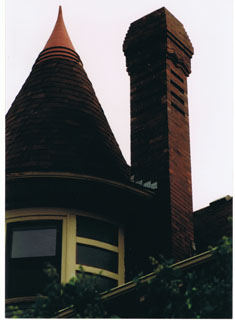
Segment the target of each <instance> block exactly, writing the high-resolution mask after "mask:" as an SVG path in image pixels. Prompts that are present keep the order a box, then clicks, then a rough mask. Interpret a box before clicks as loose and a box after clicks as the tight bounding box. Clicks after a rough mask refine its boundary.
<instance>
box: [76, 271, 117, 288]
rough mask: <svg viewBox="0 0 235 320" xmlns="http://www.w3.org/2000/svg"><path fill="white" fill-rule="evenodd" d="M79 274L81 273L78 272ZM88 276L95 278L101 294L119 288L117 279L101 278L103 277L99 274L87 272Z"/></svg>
mask: <svg viewBox="0 0 235 320" xmlns="http://www.w3.org/2000/svg"><path fill="white" fill-rule="evenodd" d="M77 273H80V271H77ZM86 274H87V275H91V277H95V279H96V284H97V289H98V290H99V291H100V292H103V291H107V290H110V289H112V288H114V287H117V285H118V281H117V280H115V279H111V278H108V277H104V276H101V275H98V274H93V273H90V272H86Z"/></svg>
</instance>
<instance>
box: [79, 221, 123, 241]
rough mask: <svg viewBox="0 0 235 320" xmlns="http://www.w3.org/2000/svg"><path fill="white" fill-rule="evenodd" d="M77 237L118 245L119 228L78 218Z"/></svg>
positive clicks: (106, 223)
mask: <svg viewBox="0 0 235 320" xmlns="http://www.w3.org/2000/svg"><path fill="white" fill-rule="evenodd" d="M77 236H79V237H84V238H89V239H94V240H98V241H102V242H106V243H109V244H112V245H115V246H117V245H118V227H117V226H115V225H113V224H111V223H108V222H104V221H100V220H96V219H92V218H87V217H80V216H79V217H77Z"/></svg>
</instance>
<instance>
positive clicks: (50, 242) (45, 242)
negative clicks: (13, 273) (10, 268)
mask: <svg viewBox="0 0 235 320" xmlns="http://www.w3.org/2000/svg"><path fill="white" fill-rule="evenodd" d="M55 255H56V227H51V228H50V229H42V228H40V229H39V228H35V229H33V230H28V229H26V230H24V229H18V230H17V228H16V229H15V230H12V246H11V258H27V257H47V256H55Z"/></svg>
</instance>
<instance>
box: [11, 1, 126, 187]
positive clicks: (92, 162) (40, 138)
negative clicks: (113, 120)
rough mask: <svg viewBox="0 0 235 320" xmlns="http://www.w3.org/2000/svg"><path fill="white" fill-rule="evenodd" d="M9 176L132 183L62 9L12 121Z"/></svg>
mask: <svg viewBox="0 0 235 320" xmlns="http://www.w3.org/2000/svg"><path fill="white" fill-rule="evenodd" d="M6 170H7V173H18V172H29V171H30V172H32V171H53V172H54V171H56V172H72V173H77V174H86V175H92V176H97V177H102V178H107V179H112V180H118V181H127V180H129V168H128V165H127V164H126V162H125V159H124V158H123V156H122V153H121V151H120V149H119V146H118V144H117V142H116V140H115V138H114V135H113V133H112V131H111V129H110V126H109V124H108V122H107V119H106V117H105V115H104V113H103V110H102V108H101V106H100V104H99V102H98V99H97V97H96V95H95V92H94V89H93V87H92V84H91V82H90V81H89V79H88V77H87V74H86V72H85V70H84V69H83V66H82V62H81V60H80V57H79V55H78V54H77V53H76V52H75V51H74V47H73V45H72V42H71V40H70V38H69V36H68V33H67V31H66V28H65V25H64V22H63V17H62V10H61V7H60V9H59V15H58V19H57V22H56V25H55V27H54V30H53V32H52V34H51V36H50V38H49V40H48V42H47V44H46V46H45V48H44V50H43V51H42V52H41V53H40V55H39V57H38V59H37V60H36V62H35V64H34V66H33V68H32V71H31V73H30V75H29V77H28V79H27V80H26V82H25V84H24V85H23V87H22V89H21V91H20V92H19V94H18V95H17V97H16V99H15V101H14V102H13V104H12V106H11V108H10V110H9V111H8V113H7V116H6Z"/></svg>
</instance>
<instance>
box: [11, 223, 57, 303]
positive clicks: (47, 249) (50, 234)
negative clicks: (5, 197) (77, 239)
mask: <svg viewBox="0 0 235 320" xmlns="http://www.w3.org/2000/svg"><path fill="white" fill-rule="evenodd" d="M61 243H62V222H61V221H56V220H54V221H27V222H26V221H25V222H16V223H8V225H7V249H6V296H7V298H12V297H21V296H29V295H35V294H37V293H42V292H43V289H44V288H45V286H46V283H47V278H46V274H45V272H44V268H45V267H46V266H47V265H48V264H51V265H52V266H54V267H55V268H56V269H57V272H58V275H59V277H60V270H61Z"/></svg>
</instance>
